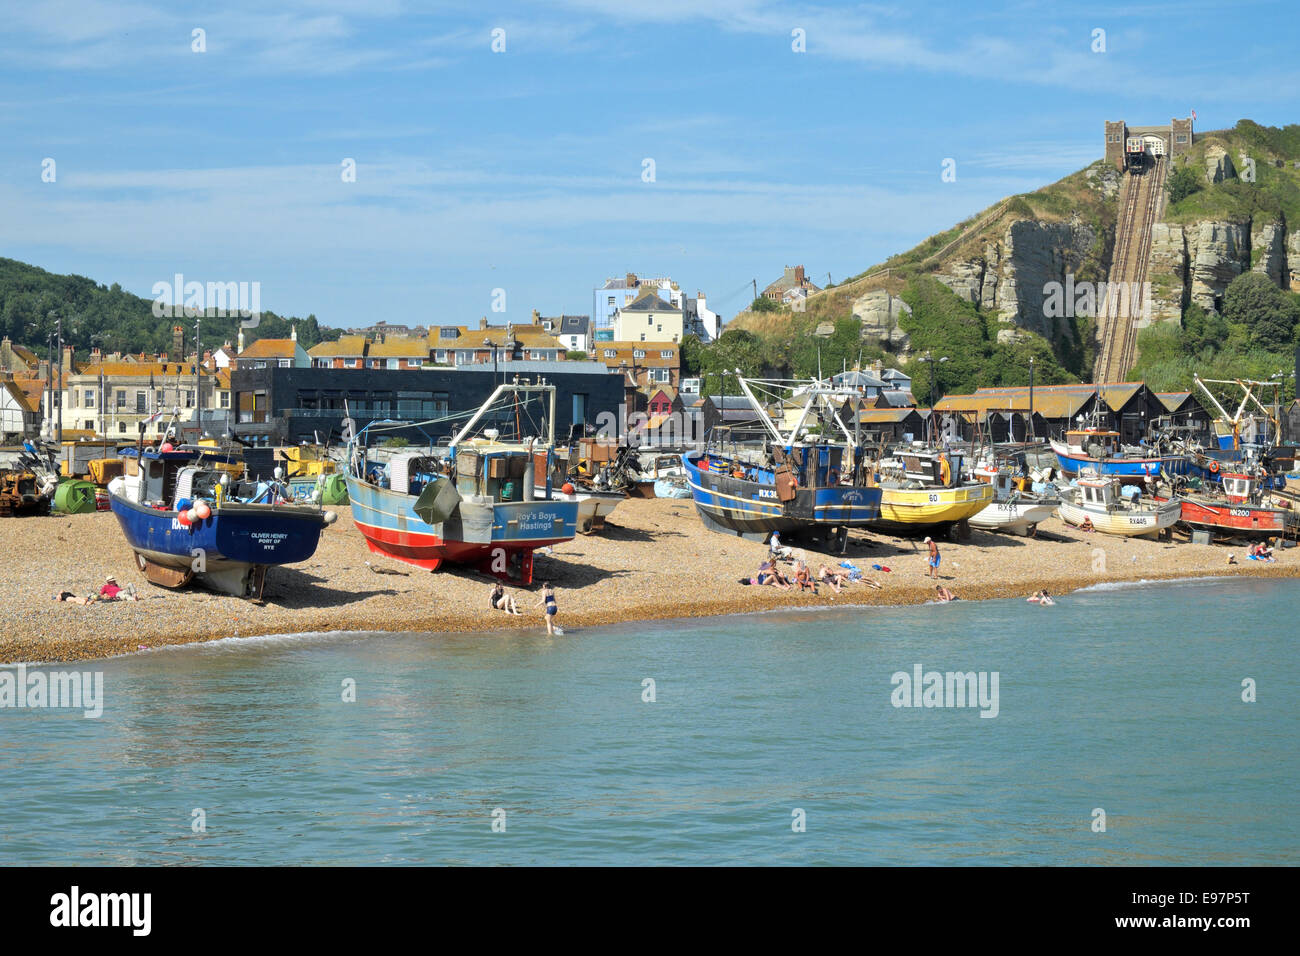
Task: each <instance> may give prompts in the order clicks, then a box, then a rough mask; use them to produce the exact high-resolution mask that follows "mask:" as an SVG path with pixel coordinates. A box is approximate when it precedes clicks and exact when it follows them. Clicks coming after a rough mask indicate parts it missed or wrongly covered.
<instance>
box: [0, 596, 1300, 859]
mask: <svg viewBox="0 0 1300 956" xmlns="http://www.w3.org/2000/svg"><path fill="white" fill-rule="evenodd" d="M1298 603H1300V582H1295V581H1248V580H1241V579H1236V580H1231V581H1194V582H1187V583H1182V584H1176V585H1151V586H1140V587H1119V588H1112V589H1100V590H1090V591H1086V592H1081V593H1079V594H1075V595H1069V596H1066V597H1064V598H1062V599H1060V601H1059V603H1058V605H1057V606H1056V607H1053V608H1042V609H1040V608H1038V607H1036V606H1034V605H1028V604H1025V603H1024V602H1021V601H1002V602H985V603H969V604H966V603H960V602H959V603H956V604H951V605H936V606H926V607H911V608H896V609H860V610H842V611H829V612H825V611H819V612H817V613H772V614H762V615H753V616H747V617H728V618H713V619H709V620H703V621H673V622H667V623H654V624H643V625H636V626H622V627H610V628H599V629H596V628H593V629H574V630H570V632H569V633H568V634H567V635H566V636H564V637H557V638H555V639H553V640H548V639H547V638H546V636H545V633H544V630H543V629H542V628H541V627H540V626H534V627H533V628H531V629H530V630H527V631H518V632H512V633H497V634H467V635H457V634H452V635H448V634H434V635H419V634H415V635H412V634H402V635H396V634H385V633H374V634H362V635H358V634H328V635H306V636H295V637H280V638H255V639H238V640H234V639H232V640H227V641H222V642H218V643H215V644H210V645H206V646H195V647H187V648H174V649H166V650H159V651H151V652H147V653H144V654H139V655H133V656H131V657H127V658H119V659H115V660H110V661H101V662H92V663H90V664H84V665H80V666H79V668H78V669H81V670H100V671H102V672H103V675H104V698H105V700H104V713H103V716H102V717H101V718H99V719H85V718H84V717H83V716H82V715H81V713H80V712H72V711H54V710H33V709H0V784H2V785H3V792H4V811H3V813H0V862H3V863H75V862H83V863H88V864H125V863H148V864H168V863H218V864H245V863H312V864H347V863H356V864H374V863H394V864H427V863H476V864H478V863H484V864H558V863H588V864H628V863H692V864H716V863H772V864H808V863H812V864H817V863H823V864H871V863H889V864H947V863H957V864H1031V863H1032V864H1116V863H1137V864H1143V863H1153V864H1154V863H1168V864H1284V863H1286V864H1294V863H1296V862H1297V861H1298V860H1300V852H1298V846H1300V813H1297V811H1298V810H1300V799H1298V797H1297V792H1298V791H1300V686H1298V683H1300V677H1298V676H1297V675H1298V670H1297V667H1296V662H1297V654H1296V631H1295V626H1294V623H1293V622H1294V615H1295V610H1294V609H1295V608H1296V606H1297V604H1298ZM917 665H920V667H921V671H922V674H923V675H924V674H925V673H926V672H929V671H939V672H941V673H946V672H949V671H952V672H954V673H956V672H967V671H973V672H976V673H977V675H978V674H979V673H980V672H983V674H984V676H985V678H986V684H985V687H986V690H988V691H989V692H990V693H991V690H992V683H991V679H992V675H993V673H994V672H996V674H997V680H998V683H997V703H996V710H997V716H996V717H981V716H980V714H981V710H983V711H984V712H989V713H992V710H993V707H992V705H991V703H990V705H988V706H985V707H983V708H981V707H979V706H975V707H970V706H966V707H924V706H922V707H896V706H894V704H893V702H892V696H893V695H894V694H895V693H896V690H895V685H894V682H893V675H894V674H895V673H896V672H905V673H907V674H908V675H909V677H910V676H911V675H912V673H913V672H914V669H915V668H916V666H917ZM1247 679H1250V680H1253V681H1254V683H1255V694H1256V695H1257V700H1256V701H1255V702H1253V703H1247V702H1244V701H1243V699H1242V696H1243V681H1245V680H1247ZM648 680H649V681H653V685H650V684H648V683H646V682H647V681H648ZM351 682H355V685H354V686H355V697H356V699H355V702H345V701H344V699H343V698H344V696H345V694H346V691H347V689H348V687H350V686H353V685H352V683H351ZM923 683H924V677H923ZM954 689H955V688H954ZM651 691H653V695H652V694H651ZM897 693H902V691H901V690H900V691H897ZM650 696H653V697H654V700H653V701H648V700H647V699H646V698H648V697H650ZM908 699H909V700H911V699H912V698H911V697H910V694H909V698H908ZM951 702H952V703H956V700H955V699H954V700H952V701H951ZM977 703H978V701H977ZM1098 810H1100V811H1104V823H1105V830H1104V832H1101V831H1100V829H1099V826H1100V823H1101V822H1102V819H1103V818H1102V817H1101V816H1100V815H1098V814H1097V811H1098ZM196 811H201V812H200V813H196ZM494 823H495V829H494ZM199 824H202V826H201V827H200V826H199ZM502 827H504V829H502ZM196 829H199V830H200V832H195V830H196Z"/></svg>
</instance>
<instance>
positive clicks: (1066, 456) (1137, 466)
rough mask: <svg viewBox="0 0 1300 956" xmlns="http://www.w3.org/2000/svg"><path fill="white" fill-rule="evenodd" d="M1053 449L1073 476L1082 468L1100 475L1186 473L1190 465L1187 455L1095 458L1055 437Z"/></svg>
mask: <svg viewBox="0 0 1300 956" xmlns="http://www.w3.org/2000/svg"><path fill="white" fill-rule="evenodd" d="M1051 445H1052V451H1053V452H1055V453H1056V460H1057V461H1058V462H1060V465H1061V471H1063V472H1065V473H1066V474H1067V475H1069V476H1070V477H1072V478H1073V477H1076V476H1078V475H1079V473H1080V472H1083V471H1092V472H1094V473H1095V474H1098V475H1117V476H1119V477H1121V478H1139V479H1146V478H1151V479H1155V478H1159V477H1160V473H1161V471H1164V472H1166V473H1168V474H1170V475H1185V474H1187V473H1188V471H1189V469H1190V464H1189V462H1188V460H1187V456H1186V455H1161V456H1158V457H1153V458H1091V457H1089V456H1088V455H1082V454H1078V453H1076V452H1072V451H1070V449H1069V447H1068V446H1067V445H1065V444H1063V443H1062V442H1058V441H1056V440H1055V439H1052V442H1051Z"/></svg>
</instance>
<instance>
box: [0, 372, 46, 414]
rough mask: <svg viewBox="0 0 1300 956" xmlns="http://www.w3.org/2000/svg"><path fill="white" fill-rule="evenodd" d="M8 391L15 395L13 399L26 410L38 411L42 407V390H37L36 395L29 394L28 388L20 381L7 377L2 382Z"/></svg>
mask: <svg viewBox="0 0 1300 956" xmlns="http://www.w3.org/2000/svg"><path fill="white" fill-rule="evenodd" d="M0 385H3V386H4V389H5V391H6V392H8V393H9V394H10V395H11V396H13V400H14V401H15V402H17V403H18V407H19V408H21V409H23V411H26V412H33V413H34V412H36V411H38V410H39V409H40V407H41V402H40V394H41V393H40V392H39V391H37V392H36V393H35V395H34V396H32V395H28V394H27V390H26V389H25V388H23V386H22V385H20V384H19V383H18V382H15V381H13V380H12V379H6V380H4V381H3V382H0Z"/></svg>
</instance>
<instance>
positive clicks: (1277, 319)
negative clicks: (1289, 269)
mask: <svg viewBox="0 0 1300 956" xmlns="http://www.w3.org/2000/svg"><path fill="white" fill-rule="evenodd" d="M1223 317H1224V318H1225V319H1227V320H1228V321H1229V322H1237V323H1241V324H1242V325H1245V326H1246V329H1247V330H1248V331H1249V333H1250V341H1251V343H1252V344H1253V345H1255V346H1257V347H1259V348H1262V349H1265V350H1267V351H1269V352H1280V351H1284V350H1286V349H1287V348H1288V347H1289V346H1290V345H1291V342H1292V339H1293V337H1294V335H1295V329H1296V324H1297V323H1298V322H1300V297H1297V296H1296V295H1294V294H1292V293H1287V292H1283V291H1282V290H1281V289H1279V288H1278V287H1277V286H1276V285H1274V284H1273V281H1272V280H1271V279H1269V277H1268V276H1266V275H1264V274H1263V273H1261V272H1245V273H1242V274H1241V275H1239V276H1237V278H1235V279H1233V280H1232V282H1231V283H1229V285H1228V288H1227V290H1226V291H1225V292H1224V293H1223Z"/></svg>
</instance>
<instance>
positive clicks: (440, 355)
mask: <svg viewBox="0 0 1300 956" xmlns="http://www.w3.org/2000/svg"><path fill="white" fill-rule="evenodd" d="M434 360H435V361H438V362H445V361H447V350H446V349H438V351H437V352H436V353H434Z"/></svg>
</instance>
